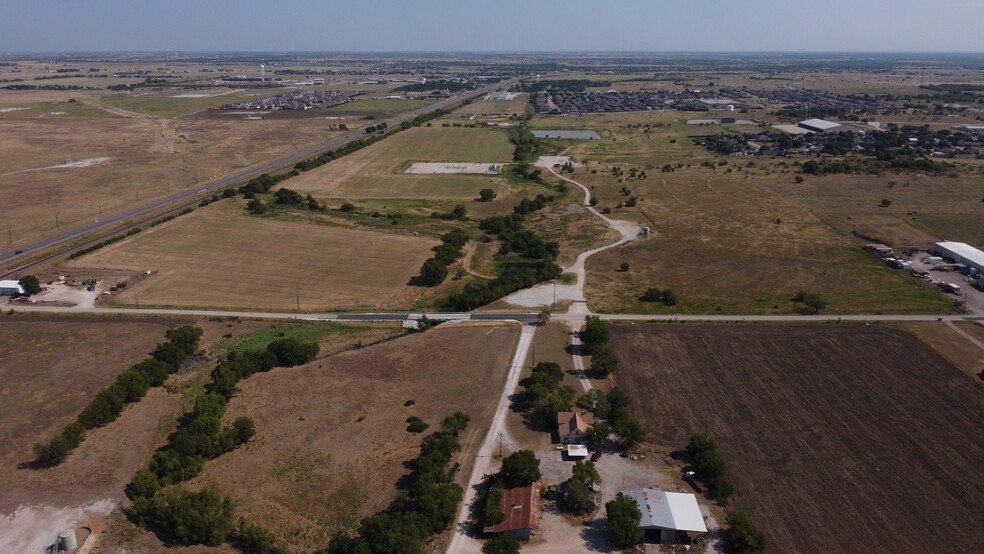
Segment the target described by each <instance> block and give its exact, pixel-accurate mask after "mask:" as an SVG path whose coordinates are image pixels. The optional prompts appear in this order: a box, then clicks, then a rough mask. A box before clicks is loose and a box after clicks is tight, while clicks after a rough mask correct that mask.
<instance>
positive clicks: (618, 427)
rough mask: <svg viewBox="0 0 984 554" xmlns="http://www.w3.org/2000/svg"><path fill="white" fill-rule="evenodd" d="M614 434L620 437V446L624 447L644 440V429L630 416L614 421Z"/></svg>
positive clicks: (630, 446) (629, 446)
mask: <svg viewBox="0 0 984 554" xmlns="http://www.w3.org/2000/svg"><path fill="white" fill-rule="evenodd" d="M615 434H616V435H618V438H619V439H621V441H622V446H624V447H625V448H632V447H633V446H635V445H637V444H639V443H641V442H643V441H645V440H646V429H645V428H644V427H643V426H642V424H641V423H639V422H638V421H637V420H635V419H632V418H630V417H629V418H624V419H622V420H619V421H618V422H616V423H615Z"/></svg>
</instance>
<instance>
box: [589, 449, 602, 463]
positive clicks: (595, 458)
mask: <svg viewBox="0 0 984 554" xmlns="http://www.w3.org/2000/svg"><path fill="white" fill-rule="evenodd" d="M600 459H601V450H595V452H594V454H592V455H591V461H592V462H597V461H598V460H600Z"/></svg>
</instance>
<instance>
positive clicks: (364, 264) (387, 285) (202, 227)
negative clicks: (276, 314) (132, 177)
mask: <svg viewBox="0 0 984 554" xmlns="http://www.w3.org/2000/svg"><path fill="white" fill-rule="evenodd" d="M229 204H230V206H229V207H228V208H227V209H223V207H222V205H221V204H220V205H216V206H213V207H211V208H207V209H199V210H197V211H195V212H194V213H192V214H189V215H186V216H183V217H180V218H178V219H176V220H174V221H172V222H169V223H166V224H164V225H160V226H158V227H154V228H151V229H149V230H146V231H144V232H143V233H140V234H138V235H136V236H134V237H132V238H130V239H127V240H125V241H123V242H120V243H117V244H114V245H111V246H109V247H106V248H103V249H102V250H98V251H96V252H94V253H92V254H89V255H87V256H83V257H82V258H79V259H77V260H74V261H72V262H70V266H72V267H87V268H116V269H124V270H130V271H134V272H137V271H147V270H152V271H154V272H155V274H154V275H152V276H150V277H149V278H147V279H146V280H145V281H143V282H141V283H140V284H139V285H136V286H135V287H131V288H129V289H127V292H125V293H123V294H122V295H121V296H119V297H117V298H116V299H115V300H114V302H115V303H116V304H134V303H137V302H138V301H139V304H140V305H160V306H214V307H227V308H243V307H249V308H255V309H260V310H293V309H296V308H297V299H298V296H299V297H300V306H301V309H302V310H326V309H331V310H357V309H370V308H371V309H406V308H410V307H411V306H412V305H413V303H414V300H415V299H416V298H417V296H419V294H420V289H419V288H416V287H411V286H408V285H407V283H408V281H409V280H410V279H411V278H412V277H413V276H414V275H416V274H417V271H418V269H419V268H420V265H421V264H422V263H423V262H424V261H425V260H426V259H427V258H429V257H430V255H431V251H430V248H432V247H433V246H435V245H436V244H438V242H437V241H436V240H430V239H424V238H417V237H412V236H400V235H394V234H386V233H381V232H373V231H364V230H356V229H344V228H338V227H327V226H314V225H306V224H301V223H294V222H286V221H278V220H270V219H263V218H258V217H252V216H248V215H245V214H240V213H238V212H237V211H236V208H237V206H238V205H235V204H233V203H231V202H230V203H229ZM134 291H135V292H134Z"/></svg>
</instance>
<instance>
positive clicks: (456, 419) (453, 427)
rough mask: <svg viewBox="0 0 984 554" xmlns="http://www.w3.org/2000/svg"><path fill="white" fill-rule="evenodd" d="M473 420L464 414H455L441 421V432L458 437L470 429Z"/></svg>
mask: <svg viewBox="0 0 984 554" xmlns="http://www.w3.org/2000/svg"><path fill="white" fill-rule="evenodd" d="M470 421H471V418H470V417H468V414H466V413H464V412H454V413H453V414H451V415H449V416H447V417H445V418H444V419H443V420H442V421H441V430H442V431H444V432H445V433H451V434H453V435H457V434H458V433H460V432H462V431H464V430H465V429H467V428H468V422H470Z"/></svg>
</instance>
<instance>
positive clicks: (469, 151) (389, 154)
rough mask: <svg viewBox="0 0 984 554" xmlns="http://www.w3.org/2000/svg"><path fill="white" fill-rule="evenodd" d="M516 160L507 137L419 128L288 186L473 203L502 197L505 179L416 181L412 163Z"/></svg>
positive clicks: (335, 194) (333, 193)
mask: <svg viewBox="0 0 984 554" xmlns="http://www.w3.org/2000/svg"><path fill="white" fill-rule="evenodd" d="M511 159H512V146H511V145H510V144H509V141H508V138H507V136H506V133H505V132H503V131H499V130H491V129H465V128H443V127H415V128H412V129H409V130H406V131H402V132H400V133H397V134H395V135H393V136H391V137H389V138H387V139H386V140H384V141H382V142H378V143H376V144H373V145H372V146H370V147H368V148H364V149H362V150H359V151H358V152H354V153H352V154H349V155H348V156H345V157H343V158H339V159H337V160H335V161H332V162H330V163H328V164H325V165H323V166H321V167H319V168H316V169H314V170H311V171H307V172H305V173H302V174H301V175H299V176H297V177H294V178H292V179H290V180H289V181H286V182H285V185H284V186H287V187H289V188H291V189H294V190H297V191H299V192H302V193H311V194H313V195H314V196H316V197H323V196H324V197H330V198H355V199H359V198H415V199H420V198H424V199H442V198H452V199H463V200H464V199H473V198H477V197H478V192H479V191H480V190H481V189H483V188H492V189H496V190H497V191H498V192H500V196H501V194H502V192H504V191H505V190H506V189H505V182H504V179H502V178H499V177H485V176H479V175H412V174H404V173H403V171H404V170H405V169H406V168H408V167H410V165H411V164H412V163H413V162H485V163H493V162H498V163H503V162H508V161H510V160H511Z"/></svg>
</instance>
